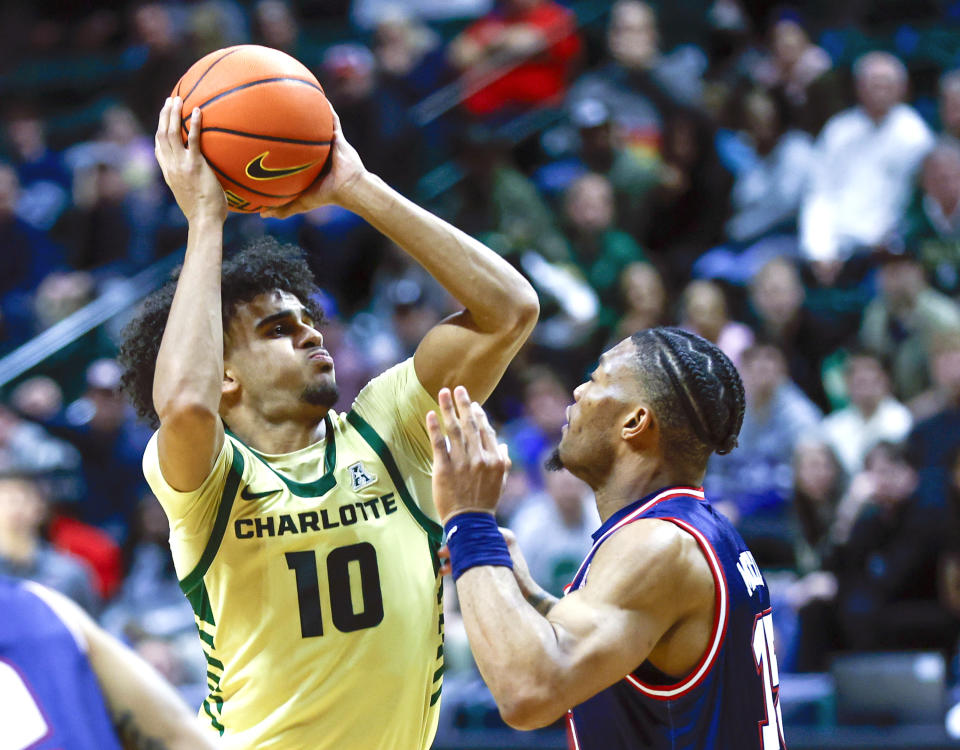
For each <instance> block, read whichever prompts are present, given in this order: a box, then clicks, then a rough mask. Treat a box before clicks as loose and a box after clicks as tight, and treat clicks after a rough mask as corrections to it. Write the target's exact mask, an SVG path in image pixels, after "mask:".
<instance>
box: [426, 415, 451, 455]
mask: <svg viewBox="0 0 960 750" xmlns="http://www.w3.org/2000/svg"><path fill="white" fill-rule="evenodd" d="M427 434H428V435H429V436H430V444H431V445H432V446H433V460H434V462H435V463H436V462H442V461H445V460H447V458H448V455H447V439H446V438H445V437H444V435H443V430H442V429H440V418H439V417H438V416H437V413H436V412H435V411H433V410H431V411H428V412H427Z"/></svg>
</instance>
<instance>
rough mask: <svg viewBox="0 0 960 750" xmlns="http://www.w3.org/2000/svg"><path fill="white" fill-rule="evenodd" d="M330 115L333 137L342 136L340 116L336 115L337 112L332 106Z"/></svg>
mask: <svg viewBox="0 0 960 750" xmlns="http://www.w3.org/2000/svg"><path fill="white" fill-rule="evenodd" d="M330 114H331V115H333V136H334V138H336V137H337V136H338V135H343V130H342V129H341V128H340V115H338V114H337V110H335V109H334V108H333V105H332V104H331V105H330Z"/></svg>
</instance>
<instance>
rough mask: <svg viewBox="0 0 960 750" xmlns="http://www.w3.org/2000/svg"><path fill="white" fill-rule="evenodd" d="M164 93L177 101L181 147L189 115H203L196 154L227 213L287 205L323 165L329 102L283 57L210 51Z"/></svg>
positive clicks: (250, 50)
mask: <svg viewBox="0 0 960 750" xmlns="http://www.w3.org/2000/svg"><path fill="white" fill-rule="evenodd" d="M171 96H179V97H180V98H181V99H182V100H183V110H182V119H181V121H180V123H181V124H180V133H181V136H182V138H183V143H184V145H186V142H187V135H188V133H189V132H190V131H189V128H190V114H191V112H193V110H194V108H196V107H199V108H200V110H201V111H202V112H203V121H202V124H201V130H200V150H201V151H202V152H203V155H204V156H205V157H206V159H207V162H209V164H210V166H211V167H212V168H213V171H214V172H215V173H216V175H217V177H218V179H219V180H220V184H221V185H222V186H223V190H224V192H225V193H226V196H227V205H228V206H229V208H230V209H231V210H232V211H243V212H254V211H259V210H260V209H261V208H264V207H268V206H280V205H283V204H284V203H289V202H290V201H292V200H293V199H294V198H296V197H297V196H298V195H300V193H302V192H303V191H304V190H305V189H306V188H307V187H309V186H310V184H311V183H312V182H313V181H314V180H315V179H316V178H317V175H318V174H319V173H320V170H321V169H323V165H324V164H325V163H326V161H327V155H328V154H329V152H330V143H331V139H332V137H333V115H332V114H331V112H330V105H329V104H328V103H327V98H326V96H325V95H324V93H323V88H322V87H321V86H320V83H319V82H318V81H317V79H316V78H315V77H314V75H313V73H311V72H310V71H309V69H307V67H306V66H304V65H303V64H302V63H300V62H299V61H297V60H295V59H294V58H292V57H290V55H288V54H286V53H284V52H280V51H279V50H275V49H270V48H269V47H260V46H258V45H253V44H244V45H239V46H236V47H226V48H224V49H220V50H217V51H216V52H211V53H210V54H209V55H206V56H205V57H202V58H201V59H200V60H198V61H197V62H196V63H194V64H193V66H191V68H190V69H189V70H188V71H187V72H186V73H185V74H184V75H183V77H182V78H181V79H180V80H179V81H178V82H177V85H176V86H175V87H174V89H173V92H172V93H171Z"/></svg>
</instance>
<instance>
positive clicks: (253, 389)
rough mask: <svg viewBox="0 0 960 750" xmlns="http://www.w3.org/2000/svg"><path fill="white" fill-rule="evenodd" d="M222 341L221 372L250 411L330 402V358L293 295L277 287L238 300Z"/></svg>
mask: <svg viewBox="0 0 960 750" xmlns="http://www.w3.org/2000/svg"><path fill="white" fill-rule="evenodd" d="M224 344H225V346H224V349H225V356H224V366H225V371H226V374H227V377H228V378H233V379H235V380H236V382H237V383H238V384H239V386H240V390H241V391H242V393H243V397H244V398H245V399H246V400H247V402H248V403H250V404H252V405H253V407H254V408H255V409H256V410H258V411H261V412H263V413H269V414H276V415H278V416H280V415H281V414H282V412H283V411H285V410H287V409H291V408H292V409H303V408H304V407H307V408H308V409H309V407H319V408H321V409H327V408H329V407H331V406H333V404H334V403H335V402H336V397H337V386H336V380H335V377H334V369H333V358H332V357H331V356H330V353H329V352H328V351H327V350H326V349H325V348H324V347H323V334H321V333H320V331H319V330H317V329H316V328H315V327H314V322H313V320H312V319H311V317H310V314H309V313H308V312H307V310H306V308H305V307H304V306H303V304H302V303H301V302H300V300H299V299H297V297H296V296H294V295H293V294H290V293H289V292H285V291H281V290H279V289H278V290H274V291H272V292H267V293H264V294H260V295H258V296H257V297H255V298H254V299H252V300H251V301H250V302H246V303H243V304H241V305H239V306H238V307H237V311H236V314H235V315H234V316H233V318H232V319H231V321H230V325H229V326H228V328H227V331H226V336H225V341H224Z"/></svg>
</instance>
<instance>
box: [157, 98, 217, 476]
mask: <svg viewBox="0 0 960 750" xmlns="http://www.w3.org/2000/svg"><path fill="white" fill-rule="evenodd" d="M180 109H181V101H180V99H179V98H175V99H167V102H166V104H165V105H164V107H163V109H162V110H161V112H160V120H159V123H158V125H157V135H156V141H155V146H156V154H157V161H158V162H159V163H160V169H161V170H162V171H163V176H164V179H165V180H166V181H167V184H168V185H169V186H170V189H171V190H172V191H173V195H174V197H175V198H176V199H177V203H178V205H179V206H180V208H181V210H182V211H183V213H184V215H185V216H186V217H187V222H188V224H189V230H188V233H187V252H186V257H185V259H184V262H183V270H182V271H181V273H180V278H179V281H178V282H177V290H176V293H175V295H174V298H173V305H172V307H171V308H170V316H169V318H168V319H167V324H166V327H165V329H164V332H163V340H162V342H161V344H160V352H159V354H158V355H157V366H156V372H155V375H154V381H153V404H154V408H155V409H156V412H157V415H158V416H159V417H160V434H159V438H158V439H159V446H158V447H159V455H160V469H161V471H162V472H163V476H164V478H165V479H166V481H167V483H168V484H169V485H170V486H171V487H173V488H174V489H176V490H180V491H182V492H189V491H192V490H195V489H197V488H198V487H199V486H200V485H201V484H202V483H203V480H204V479H205V478H206V477H207V475H208V474H209V472H210V469H211V468H212V466H213V462H214V461H215V459H216V457H217V454H218V453H219V451H220V448H221V446H222V444H223V439H224V438H223V424H222V423H221V421H220V417H219V413H218V412H219V406H220V394H221V389H222V386H223V322H222V315H221V311H220V264H221V259H222V254H223V222H224V219H225V218H226V215H227V203H226V199H225V198H224V195H223V189H222V188H221V187H220V184H219V183H218V182H217V178H216V176H215V175H214V173H213V170H212V169H210V166H209V165H208V164H207V163H206V161H205V160H204V158H203V155H202V154H201V153H200V144H199V133H200V117H201V115H200V109H199V107H198V108H195V109H194V110H193V114H192V117H193V121H192V122H191V128H190V138H189V143H188V146H187V148H184V147H183V144H182V142H181V140H180V126H181V125H180V117H181V115H180Z"/></svg>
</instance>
